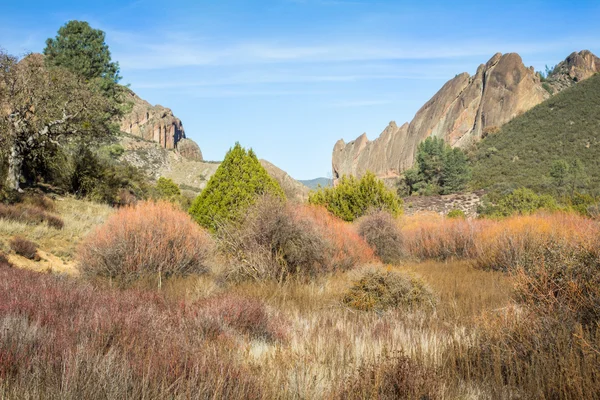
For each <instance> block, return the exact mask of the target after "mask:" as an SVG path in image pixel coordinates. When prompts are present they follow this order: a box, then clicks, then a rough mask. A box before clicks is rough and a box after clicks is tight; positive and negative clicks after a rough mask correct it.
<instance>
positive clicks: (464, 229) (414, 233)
mask: <svg viewBox="0 0 600 400" xmlns="http://www.w3.org/2000/svg"><path fill="white" fill-rule="evenodd" d="M491 223H492V221H489V220H465V219H450V218H443V217H442V216H440V215H438V214H432V213H423V214H417V215H414V216H411V217H406V218H404V220H403V227H402V235H403V237H404V251H405V254H406V255H408V256H413V257H416V258H418V259H437V260H447V259H451V258H471V257H474V256H475V250H476V243H475V240H476V238H477V234H478V232H479V230H481V229H483V228H484V227H485V226H487V225H489V224H491Z"/></svg>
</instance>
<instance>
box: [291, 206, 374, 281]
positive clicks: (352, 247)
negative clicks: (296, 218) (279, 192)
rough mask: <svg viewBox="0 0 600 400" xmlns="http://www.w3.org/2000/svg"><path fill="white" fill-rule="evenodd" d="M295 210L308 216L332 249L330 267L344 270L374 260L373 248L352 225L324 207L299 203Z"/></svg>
mask: <svg viewBox="0 0 600 400" xmlns="http://www.w3.org/2000/svg"><path fill="white" fill-rule="evenodd" d="M297 207H298V208H297V212H298V213H299V214H300V215H305V216H307V217H308V218H310V219H311V220H312V221H313V223H314V224H315V226H317V229H318V231H319V232H320V234H321V235H323V237H324V238H325V239H326V240H327V241H328V242H329V243H330V246H331V247H332V249H333V253H332V258H331V260H330V264H331V268H332V269H342V270H346V269H349V268H352V267H354V266H356V265H358V264H366V263H370V262H374V261H375V260H376V257H375V254H374V252H373V249H371V247H369V245H368V244H367V242H366V241H365V240H364V239H363V238H361V237H360V235H359V234H358V232H356V230H355V229H354V227H353V226H352V225H351V224H350V223H348V222H345V221H343V220H341V219H339V218H337V217H335V216H333V215H331V214H330V213H329V212H328V211H327V209H325V207H321V206H315V205H299V206H297Z"/></svg>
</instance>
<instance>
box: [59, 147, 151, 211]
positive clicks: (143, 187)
mask: <svg viewBox="0 0 600 400" xmlns="http://www.w3.org/2000/svg"><path fill="white" fill-rule="evenodd" d="M72 163H73V167H72V173H71V192H72V193H74V194H75V195H77V196H78V197H80V198H83V197H86V198H89V199H91V200H93V201H97V202H101V203H107V204H110V205H117V206H123V205H128V204H133V203H134V202H135V200H138V199H144V198H146V197H147V192H148V187H147V179H148V178H147V177H146V176H145V175H144V173H143V172H142V171H141V170H140V169H138V168H136V167H134V166H132V165H130V164H128V163H126V162H117V161H115V160H112V159H104V158H101V157H100V156H99V154H97V153H95V152H93V151H92V150H91V149H90V148H89V147H87V146H80V147H79V148H77V149H76V151H75V153H74V155H73V161H72ZM133 197H134V198H135V199H132V198H133Z"/></svg>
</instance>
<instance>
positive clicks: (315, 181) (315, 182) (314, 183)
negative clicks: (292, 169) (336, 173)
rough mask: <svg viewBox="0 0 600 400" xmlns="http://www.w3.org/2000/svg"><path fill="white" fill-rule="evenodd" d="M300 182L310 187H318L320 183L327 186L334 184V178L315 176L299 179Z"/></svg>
mask: <svg viewBox="0 0 600 400" xmlns="http://www.w3.org/2000/svg"><path fill="white" fill-rule="evenodd" d="M298 182H300V183H301V184H303V185H304V186H306V187H308V188H310V189H316V188H317V187H318V186H319V185H321V186H323V187H325V186H331V185H332V184H333V180H332V179H330V178H315V179H308V180H299V181H298Z"/></svg>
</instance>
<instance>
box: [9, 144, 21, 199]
mask: <svg viewBox="0 0 600 400" xmlns="http://www.w3.org/2000/svg"><path fill="white" fill-rule="evenodd" d="M23 158H24V157H23V153H22V151H21V148H20V147H19V146H18V144H17V143H13V145H12V148H11V149H10V154H9V156H8V176H7V177H6V184H7V186H8V187H9V188H11V189H14V190H16V191H18V192H22V190H21V173H22V169H23Z"/></svg>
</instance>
